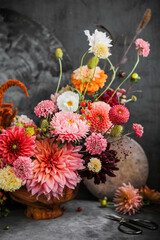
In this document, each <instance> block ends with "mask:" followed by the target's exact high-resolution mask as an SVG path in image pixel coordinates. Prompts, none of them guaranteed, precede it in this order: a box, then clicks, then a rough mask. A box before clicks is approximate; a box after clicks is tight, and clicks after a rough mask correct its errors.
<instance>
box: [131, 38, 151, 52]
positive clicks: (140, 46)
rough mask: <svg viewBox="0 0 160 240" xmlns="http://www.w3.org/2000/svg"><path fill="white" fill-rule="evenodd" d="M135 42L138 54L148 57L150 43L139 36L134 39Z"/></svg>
mask: <svg viewBox="0 0 160 240" xmlns="http://www.w3.org/2000/svg"><path fill="white" fill-rule="evenodd" d="M135 44H136V49H137V50H139V55H141V56H143V57H148V55H149V52H150V44H149V43H148V42H146V41H144V40H143V39H141V38H138V39H136V41H135Z"/></svg>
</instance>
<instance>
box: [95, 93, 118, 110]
mask: <svg viewBox="0 0 160 240" xmlns="http://www.w3.org/2000/svg"><path fill="white" fill-rule="evenodd" d="M113 93H114V90H107V91H106V92H105V93H104V94H103V95H102V96H101V97H100V98H99V100H100V101H103V102H105V103H107V102H108V100H109V99H110V97H111V96H112V94H113ZM108 104H109V105H110V106H111V107H113V106H115V105H117V104H119V103H118V101H117V94H115V95H114V96H113V97H112V98H111V100H110V101H109V103H108Z"/></svg>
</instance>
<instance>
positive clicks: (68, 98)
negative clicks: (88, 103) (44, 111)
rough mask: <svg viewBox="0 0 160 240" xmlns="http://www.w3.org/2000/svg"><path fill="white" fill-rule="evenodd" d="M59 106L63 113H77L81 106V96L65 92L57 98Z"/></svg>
mask: <svg viewBox="0 0 160 240" xmlns="http://www.w3.org/2000/svg"><path fill="white" fill-rule="evenodd" d="M57 105H58V108H59V110H61V111H65V112H76V111H77V109H78V106H79V95H78V94H76V93H74V92H72V91H67V92H64V93H62V94H61V95H60V96H59V97H58V98H57Z"/></svg>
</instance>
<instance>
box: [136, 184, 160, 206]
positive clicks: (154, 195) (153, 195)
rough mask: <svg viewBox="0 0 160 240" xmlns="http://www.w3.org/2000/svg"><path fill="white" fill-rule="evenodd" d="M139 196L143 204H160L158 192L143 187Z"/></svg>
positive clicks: (159, 193)
mask: <svg viewBox="0 0 160 240" xmlns="http://www.w3.org/2000/svg"><path fill="white" fill-rule="evenodd" d="M140 195H141V196H142V197H143V201H144V202H145V203H160V192H158V191H155V190H154V189H150V188H149V187H147V186H145V187H142V188H141V189H140Z"/></svg>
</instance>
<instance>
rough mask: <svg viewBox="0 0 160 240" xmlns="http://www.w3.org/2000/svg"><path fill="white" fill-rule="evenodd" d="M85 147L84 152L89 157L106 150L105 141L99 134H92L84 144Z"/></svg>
mask: <svg viewBox="0 0 160 240" xmlns="http://www.w3.org/2000/svg"><path fill="white" fill-rule="evenodd" d="M84 145H85V146H86V151H88V152H89V153H90V154H91V155H95V154H101V153H102V152H104V151H105V150H106V147H107V140H106V139H105V138H104V137H103V136H102V135H101V134H100V133H99V134H96V133H92V134H91V135H90V136H89V137H88V138H86V142H85V144H84Z"/></svg>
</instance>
